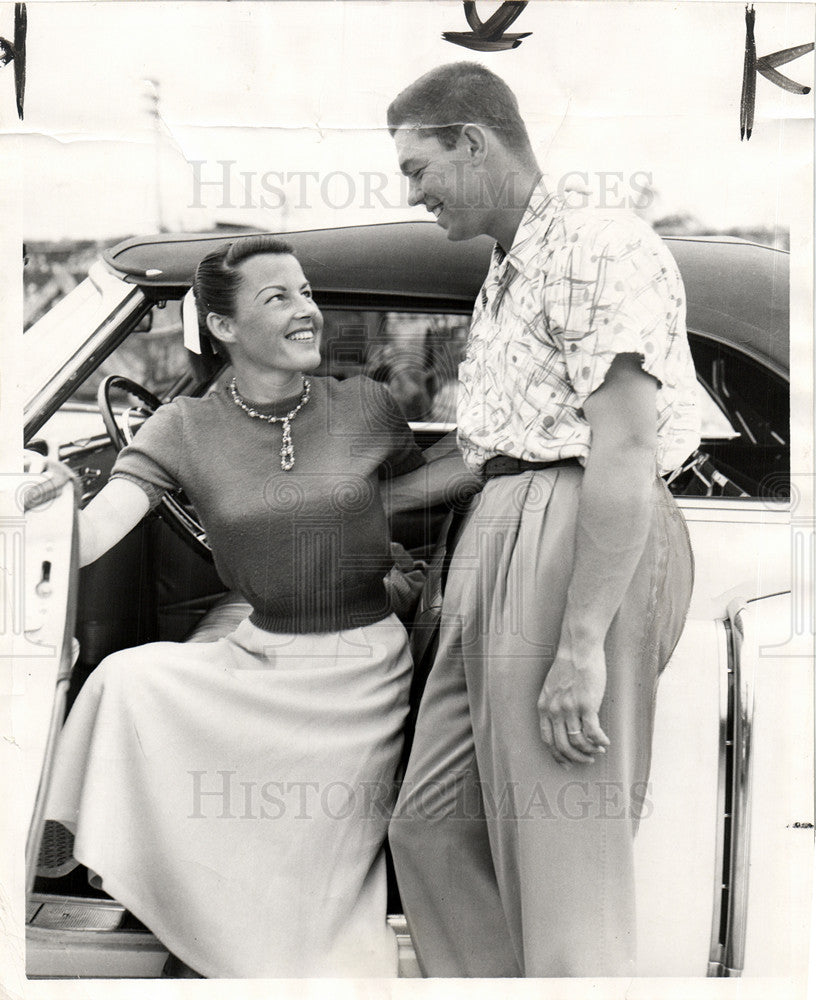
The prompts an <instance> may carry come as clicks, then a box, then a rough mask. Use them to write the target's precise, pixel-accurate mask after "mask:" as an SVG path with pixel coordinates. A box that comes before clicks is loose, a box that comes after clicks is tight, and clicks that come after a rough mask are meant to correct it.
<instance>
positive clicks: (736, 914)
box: [724, 604, 756, 976]
mask: <svg viewBox="0 0 816 1000" xmlns="http://www.w3.org/2000/svg"><path fill="white" fill-rule="evenodd" d="M746 610H747V608H746V605H744V604H739V605H737V606H735V607H733V608H729V617H730V619H731V624H732V632H731V642H732V647H733V650H734V755H733V760H734V768H733V775H732V783H733V784H732V801H733V804H732V811H733V818H732V830H733V835H732V839H731V880H730V881H731V891H730V893H729V901H728V935H727V938H726V940H725V942H724V945H725V955H724V965H725V969H726V974H727V975H729V976H738V975H741V973H742V970H743V968H744V966H745V935H746V930H747V923H748V882H749V860H750V855H749V851H750V844H751V823H750V809H751V770H752V767H751V764H752V757H751V736H752V729H753V720H754V677H755V673H756V664H755V663H754V653H753V649H754V644H755V637H754V635H753V634H752V628H751V616H750V615H748V614H746Z"/></svg>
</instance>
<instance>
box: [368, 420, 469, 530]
mask: <svg viewBox="0 0 816 1000" xmlns="http://www.w3.org/2000/svg"><path fill="white" fill-rule="evenodd" d="M423 455H424V457H425V465H421V466H420V467H419V468H418V469H413V470H412V471H411V472H406V473H405V474H404V475H402V476H395V477H394V478H393V479H387V480H384V481H383V482H382V483H381V484H380V490H381V492H382V497H383V504H384V506H385V511H386V513H387V514H388V515H389V516H390V515H391V514H395V513H399V512H400V511H404V510H415V509H417V508H419V507H430V506H433V505H434V504H438V503H442V502H443V501H448V502H451V501H454V500H461V499H463V498H464V497H465V496H467V495H469V494H471V493H476V492H478V491H479V490H480V489H481V488H482V482H481V480H480V479H479V477H478V476H476V475H475V474H474V473H473V472H471V471H470V469H468V467H467V466H466V465H465V462H464V460H463V458H462V455H461V452H460V451H459V448H458V447H457V444H456V434H455V433H454V432H451V433H450V434H446V435H445V436H444V437H443V438H440V440H439V441H437V442H436V444H434V445H431V447H430V448H427V449H426V450H425V451H424V452H423Z"/></svg>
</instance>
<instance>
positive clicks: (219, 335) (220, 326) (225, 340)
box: [207, 312, 235, 344]
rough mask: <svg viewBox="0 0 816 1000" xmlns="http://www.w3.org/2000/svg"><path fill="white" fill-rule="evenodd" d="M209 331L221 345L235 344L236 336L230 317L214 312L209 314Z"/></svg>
mask: <svg viewBox="0 0 816 1000" xmlns="http://www.w3.org/2000/svg"><path fill="white" fill-rule="evenodd" d="M207 329H208V330H209V331H210V333H211V334H212V335H213V337H215V339H216V340H218V341H220V343H222V344H234V343H235V334H234V333H233V332H232V324H231V323H230V321H229V317H228V316H221V315H220V314H219V313H214V312H211V313H207Z"/></svg>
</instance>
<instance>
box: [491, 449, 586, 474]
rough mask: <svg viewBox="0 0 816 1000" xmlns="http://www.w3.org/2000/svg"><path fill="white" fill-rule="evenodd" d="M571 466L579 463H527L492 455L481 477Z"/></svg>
mask: <svg viewBox="0 0 816 1000" xmlns="http://www.w3.org/2000/svg"><path fill="white" fill-rule="evenodd" d="M571 465H577V466H580V465H581V463H580V462H579V461H578V459H577V458H559V459H557V460H556V461H554V462H527V461H525V460H524V459H523V458H511V457H510V456H509V455H494V456H493V458H489V459H488V460H487V461H486V462H485V464H484V466H483V468H482V475H483V476H484V477H485V478H486V479H492V478H493V477H494V476H516V475H518V474H519V473H520V472H537V471H538V470H539V469H560V468H565V467H568V466H571Z"/></svg>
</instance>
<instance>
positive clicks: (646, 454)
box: [539, 354, 657, 764]
mask: <svg viewBox="0 0 816 1000" xmlns="http://www.w3.org/2000/svg"><path fill="white" fill-rule="evenodd" d="M656 395H657V381H656V379H654V378H653V377H652V376H651V375H648V374H646V372H644V371H643V369H642V367H641V364H640V359H639V358H638V357H637V356H636V355H631V354H619V355H618V356H617V357H616V358H615V359H614V361H613V362H612V364H611V365H610V367H609V371H608V372H607V376H606V378H605V379H604V381H603V383H602V384H601V385H600V386H599V388H598V389H596V390H595V392H593V393H592V394H591V395H590V396H589V397H588V398H587V399H586V401H585V403H584V413H585V414H586V418H587V420H588V422H589V425H590V428H591V429H592V445H591V447H590V450H589V457H588V459H587V464H586V469H585V471H584V477H583V479H582V481H581V495H580V500H579V503H578V516H577V521H576V527H575V562H574V566H573V571H572V576H571V578H570V584H569V588H568V591H567V604H566V607H565V609H564V618H563V622H562V625H561V637H560V640H559V643H558V650H557V654H556V657H555V660H554V662H553V665H552V667H551V668H550V672H549V674H548V675H547V679H546V681H545V682H544V686H543V688H542V691H541V698H540V699H539V711H540V713H541V736H542V739H543V740H544V742H545V743H546V744H547V746H548V747H549V748H550V750H551V752H552V755H553V757H554V758H555V759H556V760H557V761H558V762H559V763H560V764H568V763H569V762H573V763H588V762H589V761H591V760H594V759H595V758H594V755H595V754H597V753H600V752H602V751H601V748H602V747H606V746H609V745H610V741H609V740H608V739H607V737H606V734H605V733H604V732H603V730H602V729H601V728H600V725H599V723H598V712H599V710H600V707H601V702H602V701H603V696H604V691H605V689H606V659H605V657H604V642H605V640H606V633H607V632H608V630H609V626H610V624H611V622H612V619H613V617H614V616H615V612H616V611H617V610H618V608H619V607H620V604H621V601H622V600H623V597H624V594H625V593H626V589H627V588H628V586H629V584H630V582H631V580H632V576H633V575H634V571H635V567H636V566H637V563H638V561H639V559H640V557H641V555H642V553H643V550H644V547H645V545H646V539H647V538H648V535H649V531H650V527H651V520H652V500H651V496H652V490H653V488H654V479H655V474H656V463H655V451H656V447H657V401H656ZM613 735H614V734H613Z"/></svg>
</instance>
